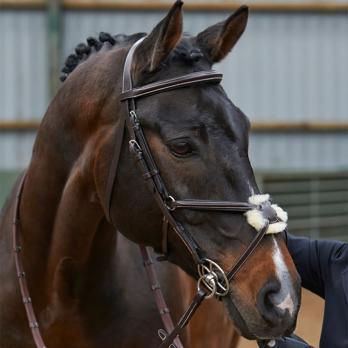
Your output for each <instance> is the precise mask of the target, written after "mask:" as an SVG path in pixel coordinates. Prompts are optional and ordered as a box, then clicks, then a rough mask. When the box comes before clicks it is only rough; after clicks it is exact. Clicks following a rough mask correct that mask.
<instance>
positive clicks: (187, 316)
mask: <svg viewBox="0 0 348 348" xmlns="http://www.w3.org/2000/svg"><path fill="white" fill-rule="evenodd" d="M206 296H207V294H206V292H205V291H204V290H199V291H198V292H197V294H196V296H195V297H194V298H193V301H192V302H191V304H190V307H189V308H188V309H187V310H186V311H185V313H184V314H183V315H182V317H181V318H180V320H179V322H178V324H177V325H176V326H175V329H174V330H173V331H172V332H171V333H170V334H169V336H167V337H166V338H165V340H163V342H162V343H161V344H160V346H159V348H167V347H170V344H171V343H172V342H173V340H174V339H175V338H176V337H177V336H178V335H179V334H180V332H181V331H182V330H183V329H184V328H185V326H186V325H187V324H188V322H189V321H190V320H191V318H192V317H193V315H194V314H195V312H196V310H197V309H198V307H199V306H200V305H201V303H202V302H203V300H204V299H205V297H206Z"/></svg>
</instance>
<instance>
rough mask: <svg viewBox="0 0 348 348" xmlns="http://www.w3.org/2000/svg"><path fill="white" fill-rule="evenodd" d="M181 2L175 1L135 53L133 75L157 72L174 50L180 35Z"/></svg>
mask: <svg viewBox="0 0 348 348" xmlns="http://www.w3.org/2000/svg"><path fill="white" fill-rule="evenodd" d="M182 5H183V2H182V1H176V2H175V3H174V5H173V6H172V8H171V9H170V11H169V12H168V14H167V15H166V17H164V18H163V19H162V20H161V21H160V22H159V23H158V24H157V25H156V27H155V28H154V29H153V30H152V32H151V33H150V34H149V35H148V36H147V37H146V38H145V39H144V41H143V42H142V43H141V44H140V46H139V47H138V48H137V50H136V52H135V57H134V58H135V59H134V66H133V69H134V70H133V71H134V75H135V76H137V74H139V73H142V72H153V71H155V70H157V69H158V68H159V66H160V64H161V62H162V61H163V60H164V59H165V58H167V57H168V55H169V54H170V52H171V51H172V50H173V49H174V48H175V46H176V45H177V43H178V41H179V40H180V38H181V34H182V11H181V7H182Z"/></svg>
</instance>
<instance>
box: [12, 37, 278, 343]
mask: <svg viewBox="0 0 348 348" xmlns="http://www.w3.org/2000/svg"><path fill="white" fill-rule="evenodd" d="M143 39H144V38H142V39H140V40H139V41H137V42H136V43H135V44H134V45H133V46H132V47H131V49H130V50H129V52H128V54H127V58H126V61H125V66H124V71H123V88H122V94H121V99H120V100H121V102H122V103H124V105H125V106H126V112H125V113H124V114H123V115H122V116H121V119H120V123H119V124H118V126H117V128H116V136H115V151H114V157H113V159H112V162H111V165H110V170H109V175H108V180H107V185H106V203H105V207H106V214H105V215H106V217H107V219H108V220H109V221H110V222H111V223H113V222H112V217H111V205H112V197H113V189H114V186H115V180H116V174H117V168H118V164H119V158H120V153H121V148H122V143H123V138H124V132H125V129H127V131H128V134H129V138H130V140H129V149H130V152H131V153H132V154H133V155H134V157H135V159H136V161H137V163H138V165H139V167H140V170H141V173H142V176H143V178H144V179H145V182H146V183H147V185H148V186H149V189H150V191H151V192H153V194H154V198H155V200H156V202H157V204H158V207H159V208H160V210H161V212H162V214H163V228H162V252H163V254H164V255H167V254H168V253H169V252H170V250H169V248H168V238H167V237H168V233H169V232H171V233H175V234H176V235H177V236H178V237H179V240H180V241H181V242H182V244H183V246H184V247H185V248H186V250H187V251H188V252H189V253H190V255H191V257H192V260H193V262H194V263H195V264H196V265H197V268H198V275H199V279H198V284H197V290H198V291H197V294H196V296H195V297H194V299H193V301H192V303H191V305H190V306H189V308H188V309H187V310H186V312H185V313H184V314H183V316H182V317H181V319H180V320H179V322H178V323H177V325H176V326H175V327H174V325H173V322H172V320H171V317H170V315H169V310H168V308H167V306H166V304H165V301H164V298H163V295H162V292H161V291H160V287H159V285H158V280H157V276H156V274H155V273H154V269H153V268H151V264H152V261H151V258H150V256H149V251H148V250H147V249H146V248H145V247H143V246H140V248H141V252H142V256H143V259H144V263H145V266H147V274H148V277H149V279H150V282H151V284H152V290H154V292H155V297H156V303H157V305H158V307H159V309H160V314H161V318H162V321H163V324H164V327H165V329H166V330H162V329H160V330H159V332H158V333H159V336H160V338H161V339H162V343H161V345H160V346H159V348H165V347H171V348H181V347H183V345H182V343H181V341H180V338H179V336H178V335H179V334H180V332H181V330H182V329H183V328H184V327H185V326H186V325H187V323H188V322H189V320H190V319H191V317H192V316H193V314H194V313H195V311H196V309H197V308H198V307H199V306H200V304H201V303H202V301H203V300H204V299H205V298H209V297H212V296H216V297H218V298H222V297H223V296H226V295H227V294H228V292H229V283H230V282H231V280H232V279H233V278H234V276H235V275H236V274H237V272H238V271H239V270H240V269H241V267H242V266H243V265H244V264H245V262H246V261H247V260H248V258H249V257H250V256H251V255H252V253H253V252H254V250H255V249H256V248H257V246H258V245H259V243H260V242H261V240H262V238H263V237H264V235H265V234H266V232H267V229H268V226H269V224H270V223H273V222H276V221H278V220H277V214H276V212H275V211H274V209H273V208H272V207H271V205H270V203H269V202H266V203H263V204H260V205H255V204H250V203H246V202H230V201H214V200H194V199H184V200H176V199H175V198H173V196H171V195H170V194H169V192H168V190H167V189H166V186H165V184H164V182H163V180H162V177H161V175H160V172H159V170H158V168H157V166H156V163H155V161H154V159H153V156H152V154H151V151H150V148H149V146H148V144H147V141H146V137H145V135H144V132H143V130H142V127H141V124H140V121H139V118H138V116H137V113H136V99H139V98H143V97H148V96H152V95H155V94H159V93H163V92H166V91H169V90H173V89H178V88H185V87H189V86H193V85H199V84H207V83H211V84H217V83H220V82H221V80H222V74H219V73H216V72H214V71H200V72H194V73H190V74H187V75H185V76H180V77H175V78H171V79H168V80H163V81H159V82H155V83H150V84H147V85H144V86H141V87H138V88H134V87H133V83H132V69H131V67H132V62H133V57H134V52H135V50H136V48H137V47H138V46H139V44H140V43H141V42H142V41H143ZM24 181H25V175H23V178H22V181H21V183H20V185H19V188H18V193H17V196H16V202H15V213H14V221H13V251H14V257H15V265H16V271H17V276H18V280H19V285H20V291H21V295H22V298H23V303H24V306H25V309H26V314H27V318H28V322H29V326H30V328H31V331H32V335H33V339H34V341H35V344H36V347H37V348H46V347H45V345H44V341H43V339H42V335H41V333H40V329H39V324H38V322H37V319H36V316H35V313H34V309H33V306H32V302H31V298H30V294H29V291H28V286H27V282H26V278H25V272H24V268H23V262H22V259H21V255H20V254H21V250H22V247H21V243H20V216H19V215H20V214H19V206H20V199H21V193H22V190H23V186H24ZM178 209H194V210H205V211H220V212H240V213H245V212H247V211H249V210H253V209H258V210H260V211H262V213H263V215H264V217H265V218H266V219H267V222H266V224H265V226H264V227H263V228H261V229H260V230H259V231H258V232H257V234H256V235H255V237H254V238H253V239H252V241H251V242H250V244H249V245H248V247H247V248H246V249H245V250H244V252H243V253H242V254H241V255H240V257H239V258H238V259H237V260H236V262H235V263H234V265H233V266H232V267H231V269H229V270H228V271H227V272H225V271H224V270H223V269H222V268H221V267H220V266H219V265H218V264H217V263H216V262H214V261H213V260H210V259H208V258H206V257H203V255H205V254H204V253H203V252H202V250H201V249H200V247H199V245H198V244H197V243H196V241H195V240H194V238H193V237H192V235H191V234H190V233H189V232H188V231H187V230H185V228H184V227H183V226H182V225H181V224H180V223H179V222H178V221H177V220H176V219H175V218H174V217H173V215H172V212H173V211H175V210H178ZM113 225H114V224H113ZM172 342H174V343H172Z"/></svg>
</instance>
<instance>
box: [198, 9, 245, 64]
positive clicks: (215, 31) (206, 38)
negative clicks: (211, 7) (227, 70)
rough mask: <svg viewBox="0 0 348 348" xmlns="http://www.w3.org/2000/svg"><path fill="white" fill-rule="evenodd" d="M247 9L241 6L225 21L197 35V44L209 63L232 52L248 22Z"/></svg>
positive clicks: (218, 60) (215, 61) (216, 61)
mask: <svg viewBox="0 0 348 348" xmlns="http://www.w3.org/2000/svg"><path fill="white" fill-rule="evenodd" d="M248 13H249V9H248V7H247V6H245V5H243V6H241V7H239V8H238V10H236V11H235V12H234V13H233V14H232V15H231V16H230V17H228V18H227V19H226V20H225V21H223V22H220V23H217V24H215V25H213V26H211V27H209V28H207V29H205V30H204V31H202V32H201V33H199V34H198V35H197V43H198V45H199V46H200V47H201V48H202V49H203V51H204V53H205V54H206V56H207V58H208V59H209V60H210V61H211V63H218V62H220V61H221V60H222V59H224V58H225V57H226V56H227V54H228V53H229V52H230V51H231V50H232V48H233V47H234V45H235V44H236V43H237V41H238V40H239V38H240V37H241V35H242V34H243V32H244V30H245V27H246V25H247V22H248Z"/></svg>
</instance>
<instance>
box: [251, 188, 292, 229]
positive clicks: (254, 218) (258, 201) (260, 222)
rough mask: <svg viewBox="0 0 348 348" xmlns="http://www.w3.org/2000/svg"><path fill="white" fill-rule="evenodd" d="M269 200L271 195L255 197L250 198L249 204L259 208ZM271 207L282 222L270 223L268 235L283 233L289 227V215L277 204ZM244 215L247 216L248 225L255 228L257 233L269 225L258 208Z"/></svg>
mask: <svg viewBox="0 0 348 348" xmlns="http://www.w3.org/2000/svg"><path fill="white" fill-rule="evenodd" d="M269 200H270V196H269V194H263V195H253V196H251V197H249V203H251V204H255V205H258V206H259V205H262V204H264V203H267V202H269ZM271 207H272V208H273V209H274V210H275V212H276V213H277V217H278V219H279V220H280V221H278V222H274V223H270V225H269V226H268V229H267V231H266V234H275V233H279V232H283V231H284V230H285V229H286V227H287V221H288V213H287V212H286V211H284V210H283V209H282V208H281V207H279V206H278V205H276V204H271ZM244 215H245V216H246V219H247V221H248V224H249V225H251V226H252V227H254V228H255V230H256V231H260V230H261V229H262V228H263V227H265V226H266V224H267V219H266V218H265V217H264V216H263V213H262V211H261V210H259V209H257V208H255V209H252V210H249V211H247V212H246V213H245V214H244Z"/></svg>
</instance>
